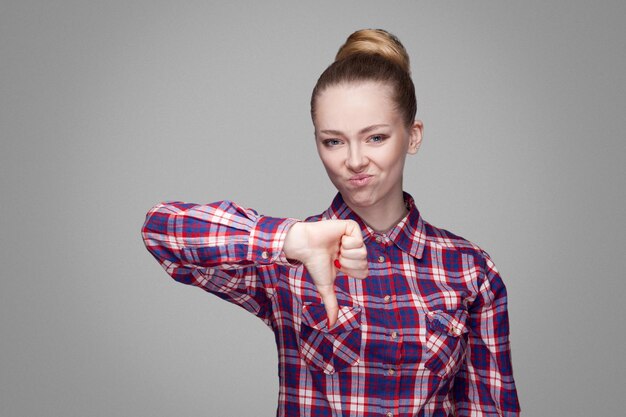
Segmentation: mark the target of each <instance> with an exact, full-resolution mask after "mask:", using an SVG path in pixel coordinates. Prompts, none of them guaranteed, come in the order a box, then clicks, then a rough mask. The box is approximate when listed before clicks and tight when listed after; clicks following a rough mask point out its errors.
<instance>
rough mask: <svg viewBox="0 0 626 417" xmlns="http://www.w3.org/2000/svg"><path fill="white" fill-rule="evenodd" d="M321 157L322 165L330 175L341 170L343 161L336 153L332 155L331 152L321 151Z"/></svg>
mask: <svg viewBox="0 0 626 417" xmlns="http://www.w3.org/2000/svg"><path fill="white" fill-rule="evenodd" d="M320 159H321V160H322V165H324V168H325V169H326V172H328V174H329V175H331V174H335V175H336V174H337V173H339V171H340V168H341V166H340V165H341V163H340V161H339V158H337V156H336V155H332V154H330V153H325V152H323V151H322V152H320Z"/></svg>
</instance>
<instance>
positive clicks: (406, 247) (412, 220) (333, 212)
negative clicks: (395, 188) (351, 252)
mask: <svg viewBox="0 0 626 417" xmlns="http://www.w3.org/2000/svg"><path fill="white" fill-rule="evenodd" d="M404 203H405V204H406V206H407V208H408V209H409V212H408V214H407V215H406V216H405V217H404V218H403V219H402V220H400V222H398V224H397V225H395V226H394V227H392V228H391V230H389V231H388V232H387V233H385V236H387V238H388V239H389V240H390V241H392V242H393V243H394V244H395V245H396V246H398V248H400V250H402V251H403V252H406V253H408V254H409V255H411V256H413V257H415V258H417V259H420V258H421V257H422V253H423V252H424V246H425V244H426V233H425V226H424V221H423V219H422V216H421V215H420V213H419V211H418V210H417V207H416V206H415V201H414V200H413V197H411V195H410V194H408V193H406V192H405V193H404ZM323 217H324V218H327V219H334V220H335V219H340V220H354V221H356V222H357V223H358V224H359V226H360V227H361V232H362V233H363V238H364V239H365V241H366V242H367V241H368V240H369V239H376V237H377V236H380V235H381V234H380V233H378V232H375V231H374V230H373V229H372V228H371V227H369V226H368V225H367V224H365V222H364V221H363V220H362V219H361V218H360V217H359V216H358V215H357V214H356V213H355V212H354V211H352V209H351V208H350V207H348V205H347V204H346V203H345V201H344V200H343V197H342V196H341V193H337V195H336V196H335V198H334V200H333V202H332V204H331V205H330V207H329V208H328V210H326V211H325V212H324V215H323Z"/></svg>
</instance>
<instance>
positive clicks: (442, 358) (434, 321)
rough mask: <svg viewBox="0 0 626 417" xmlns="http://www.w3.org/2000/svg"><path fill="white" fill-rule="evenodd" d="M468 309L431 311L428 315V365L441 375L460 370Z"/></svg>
mask: <svg viewBox="0 0 626 417" xmlns="http://www.w3.org/2000/svg"><path fill="white" fill-rule="evenodd" d="M466 321H467V311H466V310H456V311H444V310H435V311H429V312H428V313H427V315H426V328H427V339H426V347H427V348H428V352H427V356H426V358H427V359H426V364H425V365H426V367H427V368H428V369H430V370H431V371H432V372H434V373H435V374H436V375H438V376H440V377H445V376H447V375H450V374H454V373H456V372H457V371H458V369H459V367H460V365H461V363H462V361H463V358H464V353H465V346H466V343H467V342H466V340H465V334H466V333H467V332H468V328H467V325H466Z"/></svg>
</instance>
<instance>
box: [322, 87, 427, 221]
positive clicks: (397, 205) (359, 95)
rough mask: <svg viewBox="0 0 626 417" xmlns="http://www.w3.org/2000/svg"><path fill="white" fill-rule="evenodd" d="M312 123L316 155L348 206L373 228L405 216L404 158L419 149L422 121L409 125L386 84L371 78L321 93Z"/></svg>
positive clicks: (330, 88) (331, 88)
mask: <svg viewBox="0 0 626 417" xmlns="http://www.w3.org/2000/svg"><path fill="white" fill-rule="evenodd" d="M314 123H315V139H316V144H317V150H318V153H319V156H320V158H321V160H322V163H323V164H324V168H326V172H327V173H328V176H329V178H330V180H331V181H332V183H333V184H334V185H335V187H336V188H337V190H339V192H340V193H341V195H342V196H343V198H344V200H345V202H346V203H347V204H348V206H349V207H350V208H351V209H352V210H354V211H355V212H356V213H357V214H358V215H359V217H361V218H362V219H363V220H364V221H365V222H366V223H367V224H368V225H370V226H371V227H372V228H373V229H374V230H377V231H380V232H384V231H386V230H388V229H390V228H391V227H393V226H394V225H395V224H397V222H398V221H399V220H400V219H401V218H402V217H403V216H404V215H405V214H406V208H405V207H404V199H403V196H402V173H403V170H404V161H405V159H406V155H407V154H415V153H416V152H417V150H418V148H419V145H420V143H421V140H422V123H421V122H419V121H415V122H414V123H413V125H412V126H408V127H407V126H406V124H405V123H404V122H403V120H402V115H401V114H400V112H398V111H397V110H396V108H395V106H394V103H393V101H392V99H391V90H390V88H389V87H388V86H386V85H384V84H381V83H375V82H367V83H359V84H342V85H336V86H332V87H329V88H328V89H326V90H325V91H323V92H322V93H321V94H320V96H319V97H318V100H317V110H316V117H315V121H314ZM361 178H362V179H361Z"/></svg>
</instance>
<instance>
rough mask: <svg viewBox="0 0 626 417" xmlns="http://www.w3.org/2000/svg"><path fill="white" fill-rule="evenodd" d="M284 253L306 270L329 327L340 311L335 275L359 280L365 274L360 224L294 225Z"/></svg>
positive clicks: (342, 222) (364, 253)
mask: <svg viewBox="0 0 626 417" xmlns="http://www.w3.org/2000/svg"><path fill="white" fill-rule="evenodd" d="M283 251H284V252H285V255H286V256H287V258H290V259H295V260H298V261H300V262H302V263H303V264H304V266H305V267H306V269H307V270H308V271H309V274H310V275H311V278H312V279H313V282H314V283H315V286H316V287H317V291H318V292H319V293H320V296H321V297H322V301H323V302H324V307H325V308H326V314H327V315H328V326H329V327H330V326H332V325H333V324H335V322H336V321H337V316H338V312H339V305H338V304H337V296H336V295H335V287H334V283H335V277H336V275H337V272H338V271H341V272H343V273H344V274H346V275H349V276H351V277H353V278H360V279H363V278H365V277H367V274H368V269H367V250H366V248H365V243H364V242H363V235H362V234H361V229H360V227H359V225H358V224H357V223H356V222H355V221H353V220H322V221H319V222H301V223H296V224H294V225H293V226H291V228H290V229H289V231H288V232H287V237H286V239H285V244H284V246H283ZM335 260H338V261H339V264H338V265H336V264H335ZM338 266H339V268H338Z"/></svg>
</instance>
